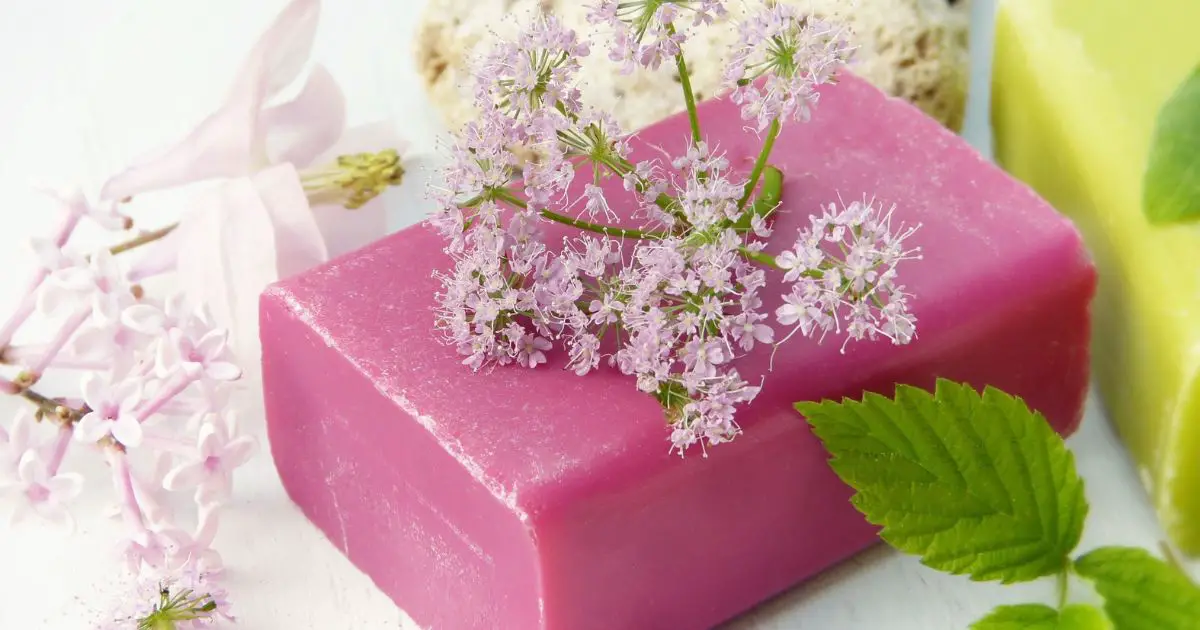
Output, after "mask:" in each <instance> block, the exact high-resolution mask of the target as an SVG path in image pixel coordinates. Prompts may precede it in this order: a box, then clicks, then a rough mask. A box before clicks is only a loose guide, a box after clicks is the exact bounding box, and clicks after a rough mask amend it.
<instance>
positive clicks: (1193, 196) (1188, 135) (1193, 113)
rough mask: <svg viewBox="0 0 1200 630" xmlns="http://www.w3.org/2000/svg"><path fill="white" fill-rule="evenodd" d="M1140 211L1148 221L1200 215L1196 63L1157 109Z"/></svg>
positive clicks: (1199, 76) (1198, 76)
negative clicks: (1180, 83)
mask: <svg viewBox="0 0 1200 630" xmlns="http://www.w3.org/2000/svg"><path fill="white" fill-rule="evenodd" d="M1142 210H1143V212H1145V213H1146V218H1147V219H1149V220H1150V222H1151V223H1169V222H1173V221H1191V220H1194V219H1197V218H1200V66H1197V67H1196V69H1195V70H1193V71H1192V74H1191V75H1190V76H1188V78H1187V79H1186V80H1185V81H1184V82H1183V84H1182V85H1180V86H1179V87H1178V88H1176V89H1175V93H1174V94H1172V95H1171V97H1170V98H1169V99H1167V102H1166V103H1163V106H1162V109H1160V110H1159V112H1158V119H1157V121H1156V122H1155V124H1154V135H1153V136H1151V139H1150V154H1149V156H1148V158H1147V162H1146V173H1145V176H1144V179H1143V180H1142Z"/></svg>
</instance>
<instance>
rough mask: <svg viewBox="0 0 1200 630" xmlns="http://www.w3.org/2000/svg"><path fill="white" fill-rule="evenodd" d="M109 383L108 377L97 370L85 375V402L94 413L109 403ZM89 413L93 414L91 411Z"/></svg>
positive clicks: (83, 386) (83, 384)
mask: <svg viewBox="0 0 1200 630" xmlns="http://www.w3.org/2000/svg"><path fill="white" fill-rule="evenodd" d="M109 385H110V383H109V382H108V379H106V378H104V377H102V376H100V375H99V374H97V373H95V372H88V373H87V374H85V375H83V383H82V389H83V402H84V403H85V404H87V406H88V408H89V409H91V410H92V412H93V413H95V412H97V411H100V409H101V408H103V407H106V406H107V405H108V388H109ZM88 415H89V416H90V415H92V414H91V413H89V414H88Z"/></svg>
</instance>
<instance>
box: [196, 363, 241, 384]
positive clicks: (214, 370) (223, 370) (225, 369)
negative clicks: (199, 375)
mask: <svg viewBox="0 0 1200 630" xmlns="http://www.w3.org/2000/svg"><path fill="white" fill-rule="evenodd" d="M204 374H205V375H206V376H208V378H211V379H213V380H214V381H236V380H238V379H239V378H241V377H242V368H240V367H238V366H236V365H234V364H232V363H229V362H228V361H211V362H209V363H207V364H206V365H205V366H204Z"/></svg>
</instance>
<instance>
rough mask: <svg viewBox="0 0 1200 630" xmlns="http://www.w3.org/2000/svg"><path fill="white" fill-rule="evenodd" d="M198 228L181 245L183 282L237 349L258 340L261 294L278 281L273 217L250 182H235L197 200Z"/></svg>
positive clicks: (196, 302) (191, 299)
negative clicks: (228, 332)
mask: <svg viewBox="0 0 1200 630" xmlns="http://www.w3.org/2000/svg"><path fill="white" fill-rule="evenodd" d="M197 202H198V205H197V206H196V207H197V208H198V209H199V212H197V213H196V214H195V216H194V222H195V223H194V226H193V229H190V230H189V231H188V233H187V234H186V235H185V236H186V238H184V239H183V240H182V242H181V248H180V259H179V283H180V286H183V287H187V289H188V291H189V292H190V293H189V295H188V298H189V300H190V301H191V302H192V303H193V304H204V305H206V306H207V307H208V308H209V309H210V312H211V313H212V316H213V321H212V322H211V323H213V324H215V325H217V326H220V327H223V328H226V329H228V330H229V331H230V332H231V333H232V336H233V343H235V344H237V347H245V346H246V345H248V344H252V343H254V342H255V341H256V340H257V335H258V296H259V294H260V293H262V290H263V289H264V288H266V286H267V285H269V284H271V283H272V282H274V281H275V280H278V279H279V274H278V270H277V263H276V255H275V230H274V226H273V225H272V223H271V216H270V213H268V211H267V209H266V208H265V207H264V206H263V203H262V200H261V199H260V198H259V196H258V193H257V191H256V190H255V188H254V186H253V185H252V183H251V182H250V180H248V179H236V180H232V181H230V182H228V183H226V184H225V185H223V186H221V187H219V188H218V189H216V190H213V191H211V193H210V194H209V195H206V196H203V197H202V198H200V199H198V200H197Z"/></svg>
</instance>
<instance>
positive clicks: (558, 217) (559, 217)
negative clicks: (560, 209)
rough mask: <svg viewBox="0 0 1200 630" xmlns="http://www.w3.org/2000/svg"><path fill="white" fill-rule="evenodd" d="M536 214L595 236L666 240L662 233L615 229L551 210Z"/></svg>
mask: <svg viewBox="0 0 1200 630" xmlns="http://www.w3.org/2000/svg"><path fill="white" fill-rule="evenodd" d="M538 214H540V215H542V217H543V218H546V219H549V220H551V221H554V222H555V223H562V224H563V225H569V226H571V227H575V228H579V229H581V230H586V231H588V232H596V233H597V234H604V235H606V236H619V237H621V238H636V239H651V240H662V239H664V238H666V236H667V235H666V234H663V233H662V232H646V231H643V230H630V229H626V228H620V227H615V226H611V225H603V224H600V223H592V222H590V221H584V220H582V219H575V218H572V217H569V216H567V215H565V214H559V213H557V212H553V211H551V210H542V211H541V212H539V213H538Z"/></svg>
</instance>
